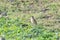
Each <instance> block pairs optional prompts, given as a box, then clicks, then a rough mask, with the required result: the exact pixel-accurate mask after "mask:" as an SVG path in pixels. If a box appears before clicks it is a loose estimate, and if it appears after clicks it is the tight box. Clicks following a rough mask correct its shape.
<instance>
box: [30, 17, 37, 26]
mask: <svg viewBox="0 0 60 40" xmlns="http://www.w3.org/2000/svg"><path fill="white" fill-rule="evenodd" d="M31 23H32V24H35V25H37V21H36V19H35V18H34V16H32V17H31Z"/></svg>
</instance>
